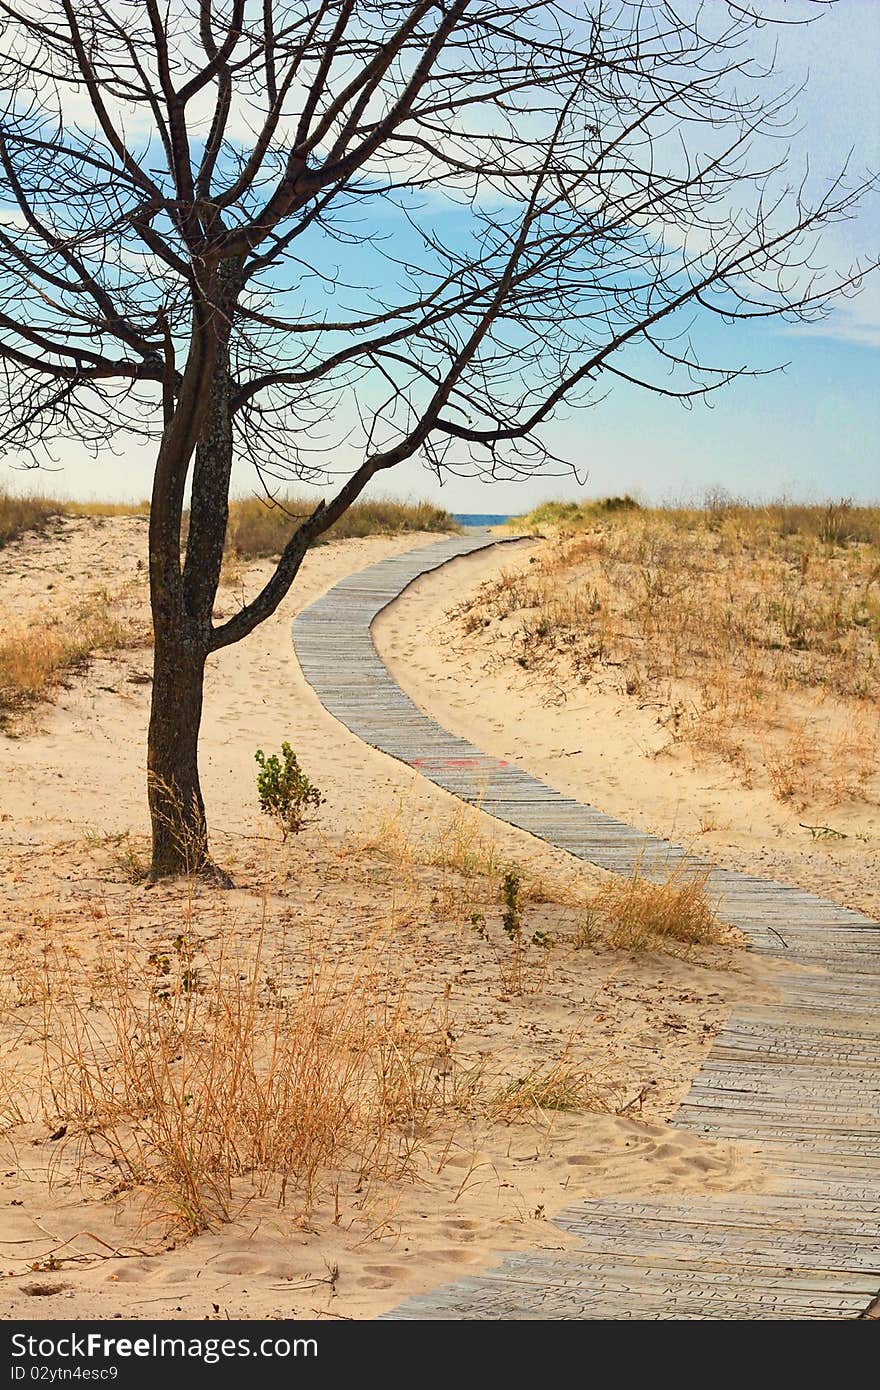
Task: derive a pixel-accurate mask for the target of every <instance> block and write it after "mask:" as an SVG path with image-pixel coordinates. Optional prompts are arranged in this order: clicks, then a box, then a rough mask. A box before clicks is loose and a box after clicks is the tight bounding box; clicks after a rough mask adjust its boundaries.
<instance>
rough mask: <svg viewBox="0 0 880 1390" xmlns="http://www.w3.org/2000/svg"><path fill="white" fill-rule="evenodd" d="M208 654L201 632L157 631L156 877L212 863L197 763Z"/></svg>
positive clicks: (152, 738)
mask: <svg viewBox="0 0 880 1390" xmlns="http://www.w3.org/2000/svg"><path fill="white" fill-rule="evenodd" d="M206 656H207V651H206V648H205V644H204V642H203V641H202V640H200V638H199V635H198V634H197V633H191V632H182V631H180V630H179V629H178V630H176V631H175V630H173V629H172V630H162V631H159V630H157V631H156V632H155V646H154V653H153V698H152V705H151V709H150V730H149V736H148V744H147V750H148V751H147V793H148V797H149V803H150V819H151V821H152V830H153V858H152V865H151V870H150V876H151V878H154V879H156V878H165V877H168V876H171V875H175V874H195V873H201V872H203V871H204V870H205V869H206V868H208V866H209V865H210V862H211V861H210V855H209V852H208V829H207V822H206V820H205V803H204V801H203V799H202V790H201V786H200V783H199V763H198V744H199V727H200V725H201V719H202V687H203V682H204V675H205V658H206Z"/></svg>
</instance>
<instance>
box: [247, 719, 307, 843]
mask: <svg viewBox="0 0 880 1390" xmlns="http://www.w3.org/2000/svg"><path fill="white" fill-rule="evenodd" d="M254 759H255V761H256V763H257V766H258V767H259V769H260V770H259V772H258V773H257V792H258V794H259V797H260V810H261V811H262V812H263V814H264V815H267V816H272V817H273V819H275V820H276V821H277V822H278V824H279V825H280V827H281V833H282V835H283V836H284V838H285V840H286V839H287V837H288V835H289V834H291V833H293V834H294V835H296V834H298V833H299V831H300V830H302V828H303V826H304V824H305V821H306V813H307V812H308V809H309V807H310V806H311V807H313V808H314V810H316V811H317V809H318V807H319V806H322V805H323V804H324V797H323V796H322V795H321V793H320V792H319V790H318V788H317V787H316V786H314V784H313V783H312V782H310V781H309V779H308V777H307V776H306V774H305V773H304V772H303V770H302V768H301V767H300V765H299V762H298V760H297V756H296V754H295V753H294V751H293V749H292V748H291V746H290V744H289V743H282V745H281V757H280V758H279V756H278V754H277V753H272V754H270V756H269V757H268V758H267V757H266V755H265V753H264V752H263V750H262V748H258V749H257V751H256V753H255V754H254ZM282 759H283V761H282Z"/></svg>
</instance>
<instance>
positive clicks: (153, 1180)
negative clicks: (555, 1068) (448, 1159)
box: [39, 933, 456, 1231]
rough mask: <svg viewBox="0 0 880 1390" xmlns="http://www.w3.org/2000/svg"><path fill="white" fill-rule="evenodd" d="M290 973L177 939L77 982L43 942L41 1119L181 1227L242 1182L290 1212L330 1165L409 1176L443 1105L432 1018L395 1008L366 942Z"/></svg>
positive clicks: (218, 1212) (397, 996)
mask: <svg viewBox="0 0 880 1390" xmlns="http://www.w3.org/2000/svg"><path fill="white" fill-rule="evenodd" d="M298 975H299V976H301V972H298V971H295V970H293V969H292V967H291V965H290V962H289V960H288V959H287V958H286V956H285V955H284V954H283V953H281V954H278V953H276V952H273V954H272V958H271V960H269V959H268V958H267V953H265V952H264V948H263V936H262V934H261V935H260V937H259V938H258V940H257V941H256V943H255V948H254V950H253V952H252V953H251V954H250V956H249V958H248V959H247V960H245V959H242V958H239V959H228V960H227V959H226V958H224V956H223V955H221V956H220V958H219V959H217V960H216V961H215V962H214V963H213V964H205V963H203V962H202V961H201V959H200V958H199V957H198V955H197V952H196V949H195V947H194V946H193V945H192V944H191V942H190V939H189V937H188V936H187V934H186V933H184V934H182V935H181V936H179V937H178V938H176V939H175V941H174V942H173V943H172V945H171V946H170V947H169V950H168V952H167V954H164V953H162V954H159V953H153V955H152V956H151V957H150V958H149V960H147V961H144V960H143V959H142V953H139V952H138V951H137V950H136V948H135V947H134V946H133V944H132V943H131V942H130V941H128V942H126V943H125V944H123V945H120V944H118V943H117V942H114V941H112V940H107V941H105V942H104V944H103V947H102V954H101V958H100V962H99V964H98V967H97V969H96V970H94V971H93V973H92V974H91V978H90V979H89V980H88V981H86V980H84V979H83V978H82V972H81V970H80V968H79V967H78V964H77V962H76V961H75V960H72V959H71V958H70V957H69V956H67V955H66V954H65V953H64V951H63V949H62V948H59V946H58V945H57V944H55V943H54V942H53V941H51V940H48V941H47V944H46V947H45V950H44V956H43V982H42V986H43V987H42V990H41V999H40V1015H41V1022H40V1033H41V1035H42V1058H41V1073H40V1087H39V1094H40V1100H41V1105H42V1108H43V1112H44V1118H45V1119H46V1121H47V1123H49V1124H50V1125H52V1126H53V1127H56V1126H59V1127H60V1126H61V1125H66V1126H67V1127H68V1136H67V1137H66V1142H67V1143H68V1144H71V1143H72V1144H76V1145H77V1146H79V1148H80V1149H81V1151H82V1161H83V1162H86V1161H87V1159H88V1156H89V1154H91V1153H96V1154H99V1155H102V1156H103V1157H105V1158H109V1159H110V1161H111V1162H112V1164H113V1166H114V1167H115V1168H116V1170H117V1172H118V1173H119V1175H120V1179H121V1181H122V1182H123V1184H126V1185H131V1186H146V1187H147V1188H148V1189H150V1190H151V1191H152V1192H153V1194H154V1197H155V1198H156V1200H157V1203H158V1205H159V1208H160V1209H161V1210H163V1211H164V1212H165V1213H166V1214H167V1215H169V1216H172V1217H174V1218H175V1219H177V1220H178V1221H180V1222H181V1223H182V1224H183V1225H184V1226H185V1227H186V1228H187V1229H188V1230H191V1231H198V1230H201V1229H204V1228H205V1227H206V1226H208V1225H210V1224H212V1223H214V1222H216V1221H218V1220H221V1221H222V1220H228V1219H229V1218H230V1216H231V1215H232V1214H233V1209H234V1206H235V1204H236V1200H237V1198H238V1200H239V1201H240V1200H241V1197H242V1192H243V1189H242V1187H241V1185H240V1181H239V1180H240V1179H242V1178H247V1179H249V1184H248V1186H249V1187H250V1190H254V1189H256V1190H257V1191H258V1192H260V1193H266V1192H273V1193H274V1194H275V1195H277V1198H278V1200H279V1201H280V1202H282V1203H283V1202H285V1201H287V1200H288V1199H290V1200H291V1201H292V1202H295V1203H296V1204H297V1206H299V1207H300V1208H301V1209H302V1210H303V1212H307V1211H308V1210H309V1209H310V1208H311V1207H312V1206H313V1205H314V1203H315V1201H316V1200H318V1198H319V1197H320V1196H321V1195H322V1194H323V1193H324V1191H325V1187H326V1183H327V1182H328V1181H329V1180H330V1178H331V1175H332V1174H333V1172H334V1171H335V1170H337V1169H339V1168H341V1167H345V1168H347V1169H349V1170H352V1171H353V1172H354V1173H355V1174H356V1176H357V1180H358V1182H359V1183H361V1182H367V1181H369V1180H371V1179H375V1178H377V1177H378V1176H380V1175H381V1177H382V1178H383V1179H399V1178H401V1177H403V1176H405V1175H407V1174H409V1173H410V1171H411V1167H412V1162H413V1157H414V1153H415V1151H416V1149H417V1147H418V1145H417V1137H416V1136H417V1134H424V1132H425V1127H426V1123H427V1120H428V1118H429V1116H430V1115H431V1114H432V1113H433V1114H434V1115H435V1116H436V1115H441V1114H444V1113H446V1111H447V1109H448V1108H452V1107H454V1105H455V1104H456V1094H455V1080H454V1078H452V1076H451V1074H450V1068H449V1067H448V1066H446V1065H444V1056H443V1053H444V1049H445V1047H446V1042H445V1034H444V1031H443V1028H442V1026H441V1020H439V1019H437V1020H434V1019H432V1018H430V1017H425V1016H422V1015H420V1014H419V1013H418V1012H415V1011H413V1010H411V1009H410V1008H409V1006H408V1004H407V1001H406V997H405V993H404V991H402V990H401V989H400V987H399V985H398V983H397V981H396V980H395V979H394V978H393V976H389V974H388V973H387V972H386V971H385V970H384V969H383V965H382V959H381V953H380V951H379V950H378V949H376V946H375V943H368V944H367V945H366V946H365V948H364V950H363V953H362V955H361V958H360V959H359V960H358V961H357V962H356V963H355V966H354V969H353V970H352V971H351V972H350V973H349V975H348V978H344V977H343V974H342V972H341V970H340V967H339V965H338V964H337V965H335V966H334V965H328V964H327V963H326V962H321V961H318V960H315V961H314V962H313V963H312V968H311V970H310V971H309V972H308V974H307V976H306V978H305V979H304V980H303V979H302V978H297V976H298Z"/></svg>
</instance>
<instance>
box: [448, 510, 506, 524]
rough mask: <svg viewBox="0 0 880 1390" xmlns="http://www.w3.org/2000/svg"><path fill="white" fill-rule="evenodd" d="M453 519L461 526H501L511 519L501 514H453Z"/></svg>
mask: <svg viewBox="0 0 880 1390" xmlns="http://www.w3.org/2000/svg"><path fill="white" fill-rule="evenodd" d="M452 519H453V521H457V522H458V524H459V526H501V525H502V524H503V523H504V522H505V521H509V520H510V517H509V516H502V515H501V513H500V512H453V513H452Z"/></svg>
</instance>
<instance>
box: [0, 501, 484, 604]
mask: <svg viewBox="0 0 880 1390" xmlns="http://www.w3.org/2000/svg"><path fill="white" fill-rule="evenodd" d="M314 505H315V504H314V501H309V500H307V499H305V498H301V497H295V496H291V497H284V498H282V499H281V500H280V504H279V505H269V504H267V503H266V502H264V501H262V500H261V499H260V498H258V497H240V498H233V500H232V501H231V502H230V506H229V525H228V528H227V537H226V549H227V554H228V557H229V563H231V564H234V561H235V559H236V558H238V559H241V560H257V559H265V558H271V557H273V556H277V555H280V553H281V551H282V550H283V549H284V546H285V545H286V543H287V541H288V540H289V539H290V536H291V534H292V532H293V531H294V530H295V529H296V526H297V524H298V522H299V521H301V520H303V519H304V518H305V517H307V516H308V515H309V514H310V513H311V512H312V511H313V509H314ZM149 514H150V504H149V501H147V500H143V501H140V502H70V501H65V500H62V499H60V498H57V497H54V498H53V497H47V496H44V495H43V494H37V493H34V494H31V495H26V496H20V497H19V496H15V495H13V494H11V493H9V492H7V491H5V490H3V489H0V547H2V546H4V545H5V544H6V543H7V541H10V540H14V539H15V538H16V537H18V536H20V535H22V534H23V533H24V532H25V531H29V530H40V529H42V528H43V527H44V526H45V525H46V523H47V522H48V521H49V520H50V519H52V518H53V517H62V516H86V517H88V516H108V517H112V516H149ZM186 521H187V516H186V514H185V515H184V536H185V534H186ZM458 529H459V527H458V525H457V523H456V522H455V521H453V519H452V517H451V516H450V515H449V513H448V512H447V511H444V509H443V508H442V507H435V506H434V505H433V504H432V503H430V502H398V501H395V499H394V498H390V497H386V498H382V497H380V498H376V499H375V500H373V501H369V502H355V504H354V506H352V507H350V508H349V510H348V511H347V512H346V513H345V515H344V516H342V517H340V519H339V521H337V522H336V524H335V525H334V526H331V528H330V530H329V531H328V532H327V533H326V534H325V535H324V536H322V537H321V538H320V540H319V541H318V542H317V544H319V545H320V544H324V542H326V541H330V540H345V539H347V538H349V537H360V536H396V535H402V534H404V533H406V532H409V531H442V532H445V531H457V530H458ZM226 582H234V580H230V579H229V578H228V577H227V579H226Z"/></svg>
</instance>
